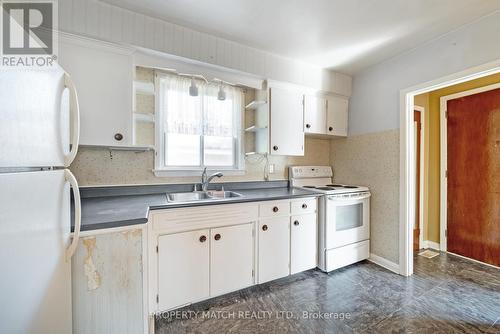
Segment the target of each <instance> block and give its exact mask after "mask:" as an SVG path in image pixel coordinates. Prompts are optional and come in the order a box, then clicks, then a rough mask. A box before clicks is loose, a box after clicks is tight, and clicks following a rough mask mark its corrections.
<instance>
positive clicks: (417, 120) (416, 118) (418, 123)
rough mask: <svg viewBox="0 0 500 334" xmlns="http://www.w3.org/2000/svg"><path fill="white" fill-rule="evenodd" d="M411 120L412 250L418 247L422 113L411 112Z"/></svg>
mask: <svg viewBox="0 0 500 334" xmlns="http://www.w3.org/2000/svg"><path fill="white" fill-rule="evenodd" d="M413 120H414V122H415V164H416V166H415V171H416V173H415V225H414V227H413V250H419V249H420V233H421V231H420V205H421V203H420V173H421V171H420V159H421V156H420V150H421V147H420V146H421V145H420V143H421V141H420V140H421V138H422V115H421V114H420V111H418V110H415V111H414V112H413Z"/></svg>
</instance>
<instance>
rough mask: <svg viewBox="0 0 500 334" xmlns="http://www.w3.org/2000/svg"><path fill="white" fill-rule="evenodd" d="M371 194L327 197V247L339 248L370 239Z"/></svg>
mask: <svg viewBox="0 0 500 334" xmlns="http://www.w3.org/2000/svg"><path fill="white" fill-rule="evenodd" d="M370 196H371V195H370V193H369V192H362V193H353V194H343V195H330V196H326V217H325V218H326V235H325V238H326V246H327V249H330V248H337V247H341V246H345V245H349V244H353V243H356V242H360V241H363V240H368V239H369V238H370Z"/></svg>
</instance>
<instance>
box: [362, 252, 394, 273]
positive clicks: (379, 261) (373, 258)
mask: <svg viewBox="0 0 500 334" xmlns="http://www.w3.org/2000/svg"><path fill="white" fill-rule="evenodd" d="M368 261H370V262H373V263H375V264H376V265H379V266H381V267H384V268H385V269H387V270H390V271H392V272H394V273H396V274H399V264H397V263H394V262H392V261H389V260H387V259H386V258H383V257H381V256H378V255H375V254H373V253H370V257H369V258H368Z"/></svg>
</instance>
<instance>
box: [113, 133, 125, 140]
mask: <svg viewBox="0 0 500 334" xmlns="http://www.w3.org/2000/svg"><path fill="white" fill-rule="evenodd" d="M114 137H115V140H118V141H120V140H122V139H123V135H122V134H121V133H115V136H114Z"/></svg>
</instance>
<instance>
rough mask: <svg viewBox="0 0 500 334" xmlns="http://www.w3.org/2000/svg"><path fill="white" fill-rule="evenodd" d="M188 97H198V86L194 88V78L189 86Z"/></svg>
mask: <svg viewBox="0 0 500 334" xmlns="http://www.w3.org/2000/svg"><path fill="white" fill-rule="evenodd" d="M189 95H191V96H198V86H196V82H195V81H194V77H193V78H191V86H189Z"/></svg>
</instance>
